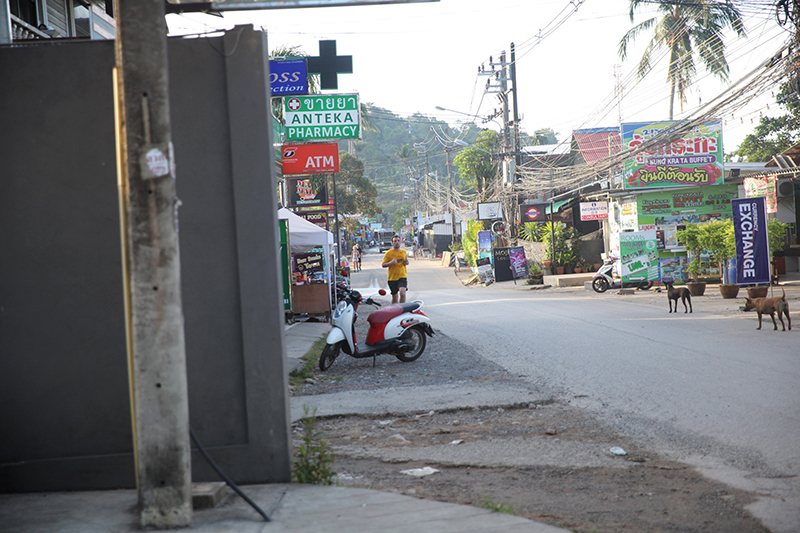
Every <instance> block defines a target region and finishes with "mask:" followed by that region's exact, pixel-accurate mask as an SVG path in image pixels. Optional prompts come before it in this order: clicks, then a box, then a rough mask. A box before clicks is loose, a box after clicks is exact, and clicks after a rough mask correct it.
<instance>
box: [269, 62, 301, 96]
mask: <svg viewBox="0 0 800 533" xmlns="http://www.w3.org/2000/svg"><path fill="white" fill-rule="evenodd" d="M269 88H270V91H272V96H286V95H290V94H308V69H307V68H306V60H305V59H283V60H281V59H272V60H270V62H269Z"/></svg>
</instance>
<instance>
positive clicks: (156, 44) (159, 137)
mask: <svg viewBox="0 0 800 533" xmlns="http://www.w3.org/2000/svg"><path fill="white" fill-rule="evenodd" d="M114 4H115V6H114V10H115V13H116V14H117V38H116V44H115V47H116V48H115V49H116V64H117V67H116V69H115V73H116V76H115V78H118V81H117V82H116V83H115V89H116V96H117V97H118V101H117V106H116V111H117V117H118V121H117V124H118V128H117V136H118V137H117V140H118V156H119V165H118V172H119V189H120V204H121V205H120V207H121V214H122V220H121V224H122V225H123V227H122V231H123V268H124V269H125V283H126V285H125V288H126V294H125V302H126V309H125V311H126V318H127V320H126V324H127V334H128V359H129V367H128V368H129V377H130V387H131V403H132V407H131V411H132V418H133V437H134V458H135V466H136V474H137V488H138V496H139V522H140V526H141V527H143V528H156V529H167V528H177V527H187V526H189V525H191V521H192V490H191V440H190V436H189V401H188V387H187V379H186V349H185V340H184V329H183V327H184V326H183V306H182V300H181V279H180V255H179V249H178V227H177V223H178V221H177V209H178V199H177V197H176V194H175V172H174V157H173V154H172V142H171V130H170V121H169V91H168V74H167V37H166V25H165V22H164V15H165V13H164V2H157V1H152V0H151V1H145V2H142V1H139V0H115V2H114Z"/></svg>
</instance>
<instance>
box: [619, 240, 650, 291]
mask: <svg viewBox="0 0 800 533" xmlns="http://www.w3.org/2000/svg"><path fill="white" fill-rule="evenodd" d="M619 252H620V263H621V266H622V269H621V272H620V274H621V276H622V281H656V280H658V250H657V246H656V232H655V230H649V231H626V232H623V233H620V234H619Z"/></svg>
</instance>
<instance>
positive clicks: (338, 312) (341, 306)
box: [333, 302, 347, 317]
mask: <svg viewBox="0 0 800 533" xmlns="http://www.w3.org/2000/svg"><path fill="white" fill-rule="evenodd" d="M346 308H347V302H339V305H337V306H336V311H334V312H333V316H334V317H338V316H339V315H341V314H342V313H344V310H345V309H346Z"/></svg>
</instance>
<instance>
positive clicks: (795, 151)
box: [766, 143, 800, 168]
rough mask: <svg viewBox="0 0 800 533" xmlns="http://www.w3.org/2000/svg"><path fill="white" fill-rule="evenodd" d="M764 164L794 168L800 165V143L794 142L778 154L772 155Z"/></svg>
mask: <svg viewBox="0 0 800 533" xmlns="http://www.w3.org/2000/svg"><path fill="white" fill-rule="evenodd" d="M766 166H768V167H778V168H796V167H798V166H800V143H798V144H795V145H794V146H792V147H791V148H789V149H788V150H785V151H783V152H782V153H780V154H777V155H774V156H772V159H770V160H769V163H767V164H766Z"/></svg>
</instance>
